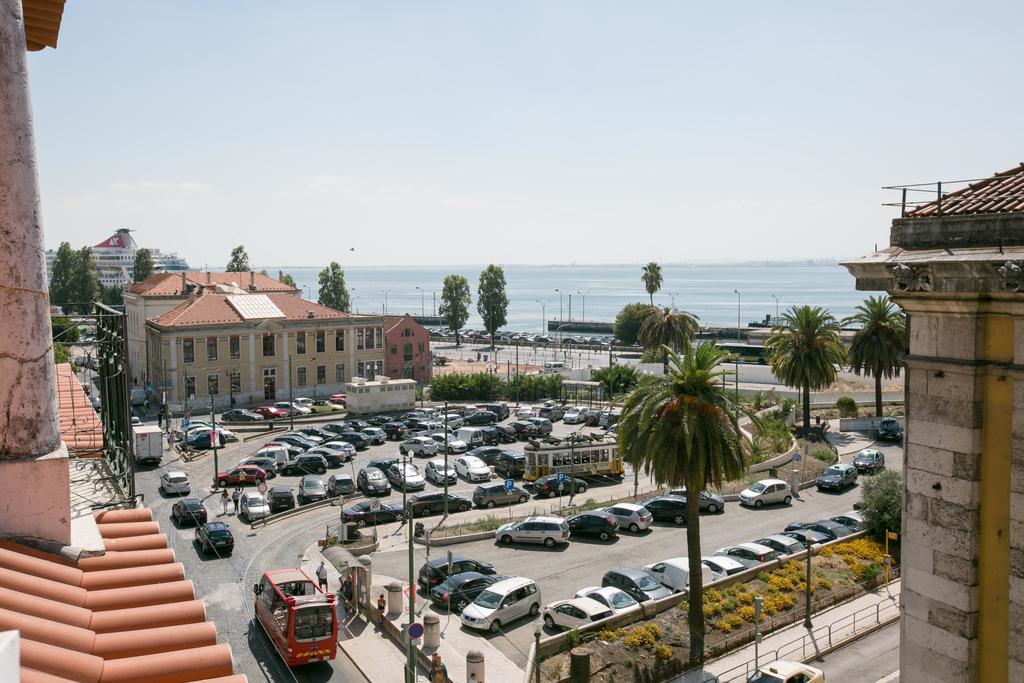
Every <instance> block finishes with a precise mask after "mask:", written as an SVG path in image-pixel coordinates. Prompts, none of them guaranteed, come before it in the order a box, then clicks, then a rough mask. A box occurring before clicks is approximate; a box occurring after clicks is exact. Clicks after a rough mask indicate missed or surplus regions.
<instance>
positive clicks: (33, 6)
mask: <svg viewBox="0 0 1024 683" xmlns="http://www.w3.org/2000/svg"><path fill="white" fill-rule="evenodd" d="M64 2H65V0H22V1H21V6H22V9H23V11H24V14H25V48H26V49H28V50H30V51H36V50H42V49H43V48H44V47H57V35H58V34H59V33H60V20H61V18H62V17H63V16H64Z"/></svg>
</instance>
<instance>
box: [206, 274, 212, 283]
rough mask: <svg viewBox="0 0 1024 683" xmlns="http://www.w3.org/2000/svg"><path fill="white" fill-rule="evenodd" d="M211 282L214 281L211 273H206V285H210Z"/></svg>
mask: <svg viewBox="0 0 1024 683" xmlns="http://www.w3.org/2000/svg"><path fill="white" fill-rule="evenodd" d="M211 282H213V279H212V278H211V277H210V271H206V284H210V283H211Z"/></svg>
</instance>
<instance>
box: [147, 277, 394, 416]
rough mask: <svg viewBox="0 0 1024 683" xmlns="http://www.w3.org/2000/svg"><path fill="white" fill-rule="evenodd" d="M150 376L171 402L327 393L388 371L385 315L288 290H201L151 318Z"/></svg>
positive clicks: (221, 403)
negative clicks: (336, 307) (333, 305)
mask: <svg viewBox="0 0 1024 683" xmlns="http://www.w3.org/2000/svg"><path fill="white" fill-rule="evenodd" d="M145 330H146V356H147V358H148V361H147V362H148V371H147V372H148V376H149V377H151V378H153V386H154V389H155V390H156V391H157V392H161V391H162V392H165V396H164V400H165V401H166V403H167V404H168V406H169V408H170V409H171V410H172V411H174V412H177V411H181V410H184V409H186V407H191V406H193V405H195V406H196V407H197V408H199V407H201V408H208V407H209V406H210V402H211V398H212V400H213V403H214V405H216V406H217V407H227V406H230V405H246V404H255V403H268V402H273V401H275V400H276V401H283V400H288V399H289V398H290V397H291V398H297V397H300V396H306V397H310V398H316V397H327V396H330V395H331V394H334V393H338V392H342V391H344V390H345V383H346V382H348V381H349V380H350V379H351V378H352V377H355V376H362V377H366V376H369V377H374V376H376V375H378V374H382V373H383V371H384V319H383V318H382V317H380V316H372V315H352V314H349V313H343V312H341V311H337V310H334V309H332V308H328V307H326V306H321V305H320V304H317V303H314V302H312V301H306V300H304V299H302V298H301V297H299V296H297V295H296V294H291V293H273V292H271V293H253V292H247V291H245V290H243V289H241V288H239V287H236V286H233V285H216V284H215V285H210V286H200V287H198V288H197V289H196V290H195V291H194V292H193V293H192V294H190V295H189V297H188V298H187V299H186V300H185V301H183V302H182V303H180V304H178V305H177V306H175V307H174V308H172V309H171V310H169V311H167V312H166V313H164V314H162V315H160V316H158V317H155V318H152V319H149V320H146V321H145Z"/></svg>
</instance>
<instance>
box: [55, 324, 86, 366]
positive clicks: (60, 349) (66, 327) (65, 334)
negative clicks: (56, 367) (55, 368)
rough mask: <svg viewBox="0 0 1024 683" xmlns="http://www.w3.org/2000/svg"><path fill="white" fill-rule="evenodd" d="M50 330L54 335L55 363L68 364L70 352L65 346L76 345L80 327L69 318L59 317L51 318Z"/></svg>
mask: <svg viewBox="0 0 1024 683" xmlns="http://www.w3.org/2000/svg"><path fill="white" fill-rule="evenodd" d="M50 330H51V332H52V335H53V362H54V363H67V362H68V352H67V349H66V348H65V346H64V345H65V344H74V343H75V342H77V341H78V338H79V331H78V325H75V324H74V323H73V322H71V320H69V319H68V318H66V317H64V316H61V315H58V316H55V317H53V318H50Z"/></svg>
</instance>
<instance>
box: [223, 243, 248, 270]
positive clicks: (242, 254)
mask: <svg viewBox="0 0 1024 683" xmlns="http://www.w3.org/2000/svg"><path fill="white" fill-rule="evenodd" d="M224 270H226V271H227V272H229V273H245V272H248V271H250V270H252V268H250V267H249V254H247V253H246V251H245V246H244V245H242V244H239V245H238V246H237V247H235V248H234V249H232V250H231V258H229V259H228V265H227V267H226V268H224Z"/></svg>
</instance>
